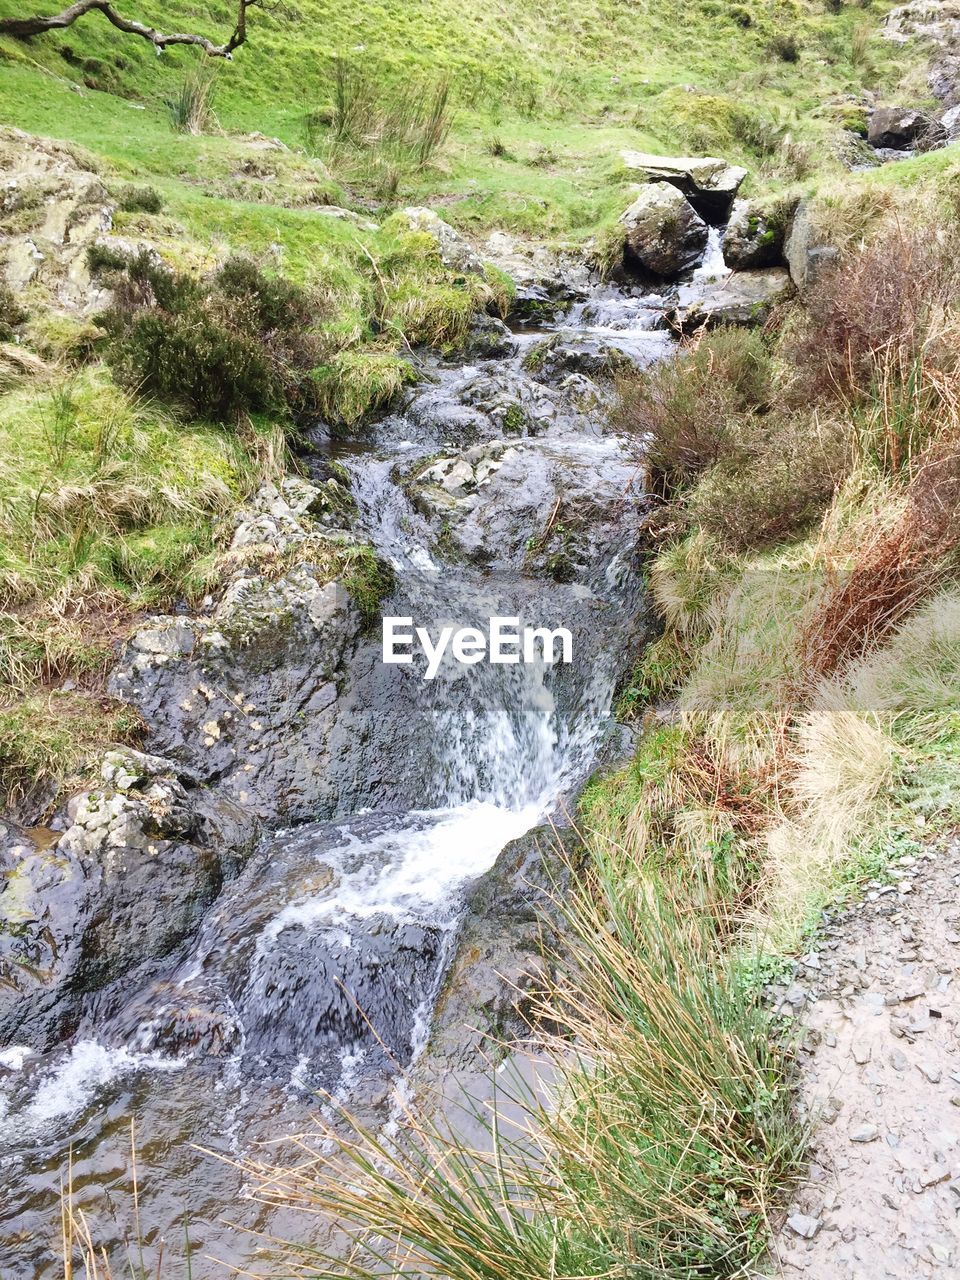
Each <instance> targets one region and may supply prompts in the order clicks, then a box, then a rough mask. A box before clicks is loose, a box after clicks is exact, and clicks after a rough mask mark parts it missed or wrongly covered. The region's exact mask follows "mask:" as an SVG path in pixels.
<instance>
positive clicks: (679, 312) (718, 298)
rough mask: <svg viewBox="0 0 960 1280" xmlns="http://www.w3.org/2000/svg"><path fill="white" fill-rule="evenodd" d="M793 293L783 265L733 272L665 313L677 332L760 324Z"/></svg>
mask: <svg viewBox="0 0 960 1280" xmlns="http://www.w3.org/2000/svg"><path fill="white" fill-rule="evenodd" d="M795 292H796V290H795V288H794V285H793V281H792V280H791V279H790V275H789V273H788V272H787V271H785V270H783V268H782V267H769V268H767V269H766V270H764V271H736V272H734V273H733V274H732V275H730V276H727V277H726V279H724V280H722V281H720V282H718V283H717V284H716V285H714V286H712V287H711V286H707V288H706V289H705V290H704V292H703V293H702V294H701V296H700V297H699V298H698V299H697V300H696V301H695V302H692V303H690V304H689V305H687V306H680V307H676V308H674V309H673V310H672V311H669V312H668V313H667V323H668V324H669V325H670V327H671V328H672V329H674V330H675V331H677V332H679V333H690V332H692V331H694V330H696V329H702V328H708V329H712V328H716V327H717V326H718V325H738V326H748V325H755V324H763V322H764V321H765V320H766V318H767V316H768V315H769V314H770V311H771V310H772V308H773V307H775V306H777V305H778V304H779V303H781V302H786V301H788V300H789V299H790V298H791V297H792V296H793V295H794V293H795Z"/></svg>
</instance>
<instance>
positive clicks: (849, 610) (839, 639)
mask: <svg viewBox="0 0 960 1280" xmlns="http://www.w3.org/2000/svg"><path fill="white" fill-rule="evenodd" d="M860 542H861V546H860V550H859V552H858V554H857V555H856V557H855V560H854V563H853V566H852V567H851V569H850V570H849V572H846V573H843V574H842V575H841V576H840V577H839V578H838V580H837V581H836V582H835V584H834V586H833V589H832V590H830V591H828V592H827V594H826V595H825V597H824V599H823V601H822V603H821V604H820V606H819V608H818V609H817V611H816V613H815V614H814V615H813V617H812V618H811V619H810V621H809V624H808V626H807V628H806V631H805V634H804V637H803V645H802V648H803V652H804V654H805V657H806V662H807V666H808V669H809V671H810V672H811V673H812V674H813V675H815V676H821V675H829V674H831V673H832V672H834V671H837V670H838V669H841V668H843V667H844V666H845V665H846V664H847V663H849V662H850V661H852V660H854V659H857V658H859V657H861V656H862V655H863V654H865V653H868V652H869V651H870V650H871V649H873V648H875V647H876V646H877V645H878V644H880V643H881V642H882V641H883V640H884V638H885V637H886V636H887V635H888V633H889V632H890V631H892V630H893V629H894V628H895V627H897V626H899V625H900V623H901V622H903V621H904V619H905V618H906V617H907V616H908V615H909V614H910V613H912V612H913V610H914V609H915V608H917V606H918V605H920V604H922V603H923V602H924V601H925V600H926V599H927V598H928V597H929V596H930V595H932V594H933V592H934V591H935V590H937V588H938V587H940V586H941V585H942V583H943V582H944V581H945V579H947V578H949V577H950V576H953V575H955V574H956V572H957V568H958V565H957V550H958V547H960V444H958V443H957V437H956V436H954V437H953V439H952V440H950V441H948V442H945V443H937V444H934V445H933V446H931V447H930V448H929V449H928V451H927V452H926V453H925V454H924V455H922V456H921V458H920V459H919V460H918V461H917V462H916V463H915V464H914V466H913V468H912V475H911V478H910V482H909V485H908V488H907V501H906V506H905V508H904V510H903V512H902V514H901V516H900V517H899V519H898V520H896V522H895V523H894V524H893V525H892V527H890V526H889V525H888V524H887V523H886V522H885V521H883V520H882V519H879V518H878V519H876V520H875V521H874V525H873V527H872V528H870V527H868V528H867V529H865V530H863V531H862V533H861V539H860Z"/></svg>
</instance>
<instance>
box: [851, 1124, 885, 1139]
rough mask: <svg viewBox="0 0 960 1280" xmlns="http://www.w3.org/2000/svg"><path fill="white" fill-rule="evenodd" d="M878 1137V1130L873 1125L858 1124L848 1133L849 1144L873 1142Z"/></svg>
mask: <svg viewBox="0 0 960 1280" xmlns="http://www.w3.org/2000/svg"><path fill="white" fill-rule="evenodd" d="M879 1137H880V1130H879V1129H878V1128H877V1126H876V1125H875V1124H859V1125H857V1127H856V1128H855V1129H851V1131H850V1141H851V1142H874V1141H876V1139H877V1138H879Z"/></svg>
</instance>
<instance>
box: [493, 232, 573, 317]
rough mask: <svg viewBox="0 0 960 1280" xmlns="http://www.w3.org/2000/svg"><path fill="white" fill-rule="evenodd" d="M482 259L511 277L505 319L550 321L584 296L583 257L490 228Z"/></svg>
mask: <svg viewBox="0 0 960 1280" xmlns="http://www.w3.org/2000/svg"><path fill="white" fill-rule="evenodd" d="M483 252H484V258H485V259H486V261H488V262H490V263H491V264H492V265H493V266H495V267H497V268H499V270H501V271H503V272H505V273H506V274H507V275H508V276H509V277H510V278H511V280H513V283H514V287H515V292H514V295H513V297H512V299H511V301H510V312H509V315H508V317H507V319H508V320H510V321H511V322H514V323H520V324H530V323H537V322H541V321H545V320H547V321H549V320H554V319H556V317H557V316H558V315H559V314H560V313H561V312H563V311H564V310H566V308H567V307H568V306H569V305H570V303H571V302H574V301H576V300H578V299H581V298H585V297H586V296H587V293H588V291H589V288H590V273H589V271H588V269H587V265H586V263H585V262H584V260H583V258H582V257H581V258H573V257H571V256H569V255H566V254H564V253H562V252H560V251H558V250H556V249H554V248H551V247H550V246H548V245H544V244H532V243H530V242H529V241H526V240H519V239H517V238H516V237H514V236H511V235H509V234H508V233H507V232H503V231H494V232H493V233H492V234H491V235H490V237H489V239H488V240H487V241H486V243H485V244H484V246H483Z"/></svg>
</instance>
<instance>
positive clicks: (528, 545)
mask: <svg viewBox="0 0 960 1280" xmlns="http://www.w3.org/2000/svg"><path fill="white" fill-rule="evenodd" d="M596 449H597V453H596V454H594V455H593V456H592V457H591V456H587V457H584V456H583V455H582V454H579V453H578V452H577V451H575V450H571V449H568V448H567V447H565V445H564V444H563V443H562V442H560V441H551V440H543V441H539V440H538V441H531V440H524V441H517V442H516V444H514V445H507V444H505V443H504V442H495V443H491V444H488V445H476V446H474V447H473V448H471V449H467V450H464V451H462V452H460V453H457V454H448V455H446V456H445V457H443V458H441V459H439V460H437V461H435V462H433V463H431V465H430V466H429V467H427V468H425V469H423V470H421V471H419V472H417V473H415V474H414V475H413V476H412V477H411V482H410V483H411V484H412V492H413V496H414V501H415V503H416V505H417V507H418V509H419V510H420V511H421V512H423V513H424V514H425V515H427V517H428V518H430V519H431V520H432V521H433V522H434V523H435V527H436V530H437V538H438V541H440V542H441V543H442V547H443V548H444V549H445V550H446V551H447V552H448V553H449V552H450V551H451V550H453V551H455V552H456V553H457V554H459V555H461V556H463V557H464V558H465V559H466V560H469V561H472V562H473V563H476V564H480V565H482V566H484V567H485V568H493V569H498V570H506V569H511V570H516V569H522V570H524V571H526V572H528V573H534V574H538V575H543V576H546V577H551V578H553V579H555V580H557V581H561V582H568V581H572V580H573V579H574V578H578V579H579V580H581V581H583V580H589V579H590V577H591V574H592V573H595V572H597V571H598V570H599V568H600V566H601V565H603V564H605V563H607V562H608V560H609V557H610V556H611V555H613V554H615V553H616V551H617V550H618V549H619V548H622V547H624V546H625V545H628V544H629V541H630V533H631V530H633V532H634V533H635V532H636V530H637V528H638V525H639V520H640V519H641V517H642V510H641V508H644V509H645V499H644V498H643V494H642V492H641V488H640V486H639V485H637V486H636V493H635V494H634V493H633V492H632V490H633V486H634V485H635V484H636V480H637V466H638V462H637V460H636V459H635V458H633V457H632V456H631V455H630V454H629V453H628V452H626V451H625V450H624V449H623V447H622V445H621V444H620V443H619V442H617V441H615V440H613V439H610V440H605V441H602V442H600V441H598V442H597V446H596ZM598 455H599V456H604V458H605V465H604V468H603V472H602V474H601V473H600V472H599V471H598V469H597V466H596V462H597V456H598Z"/></svg>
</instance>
